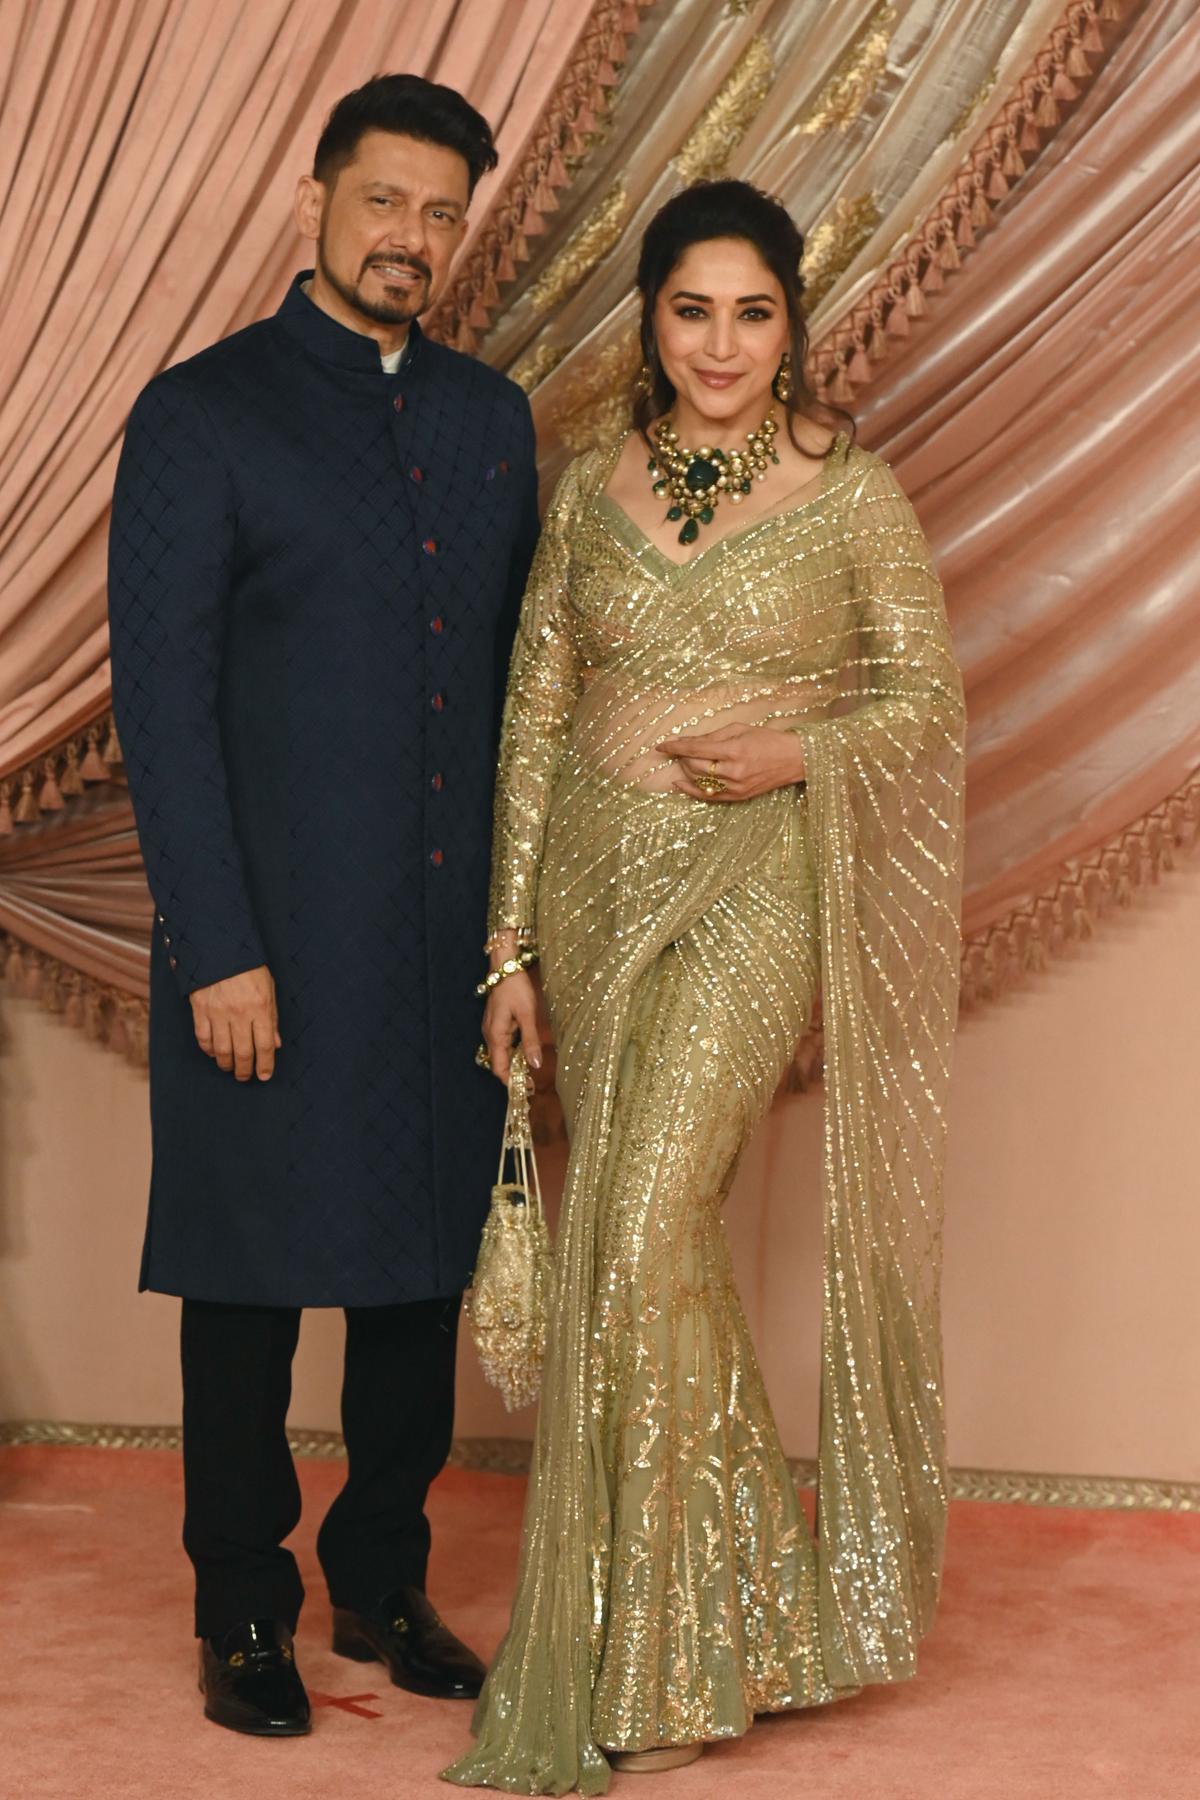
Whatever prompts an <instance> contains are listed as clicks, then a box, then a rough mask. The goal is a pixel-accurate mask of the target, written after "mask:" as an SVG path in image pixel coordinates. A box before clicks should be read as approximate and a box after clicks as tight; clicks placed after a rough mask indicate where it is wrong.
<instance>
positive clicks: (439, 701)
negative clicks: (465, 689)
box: [429, 694, 446, 712]
mask: <svg viewBox="0 0 1200 1800" xmlns="http://www.w3.org/2000/svg"><path fill="white" fill-rule="evenodd" d="M429 704H430V706H432V708H433V710H434V712H441V710H442V708H443V706H445V704H446V696H445V694H435V695H434V696H433V699H432V700H431V701H430V702H429Z"/></svg>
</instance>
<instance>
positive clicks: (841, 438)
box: [829, 431, 902, 501]
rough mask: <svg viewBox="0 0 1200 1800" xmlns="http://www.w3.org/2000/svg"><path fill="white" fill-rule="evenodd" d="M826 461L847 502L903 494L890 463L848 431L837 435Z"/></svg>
mask: <svg viewBox="0 0 1200 1800" xmlns="http://www.w3.org/2000/svg"><path fill="white" fill-rule="evenodd" d="M829 460H830V462H831V463H832V464H833V468H834V471H835V474H836V476H837V478H838V480H839V482H840V484H841V485H842V487H843V488H844V490H845V493H846V497H847V499H849V500H852V501H853V500H859V499H864V498H869V497H870V496H872V495H882V494H899V493H901V491H902V490H901V487H900V483H899V482H898V481H897V480H896V477H895V475H894V474H893V473H892V467H891V464H890V463H889V462H887V461H886V460H885V458H884V457H882V456H880V455H879V453H878V452H877V451H875V450H868V449H867V448H866V446H865V445H864V444H860V443H859V442H858V441H857V440H856V439H855V438H852V437H851V436H850V435H849V433H848V432H844V431H839V432H838V434H837V436H836V437H835V439H834V441H833V443H832V444H831V446H830V449H829Z"/></svg>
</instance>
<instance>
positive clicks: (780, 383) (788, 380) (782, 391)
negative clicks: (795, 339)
mask: <svg viewBox="0 0 1200 1800" xmlns="http://www.w3.org/2000/svg"><path fill="white" fill-rule="evenodd" d="M771 389H772V391H773V393H774V395H775V398H776V399H777V400H778V401H779V402H780V404H781V405H783V406H786V405H787V403H788V401H789V400H790V399H791V397H792V353H791V351H790V350H785V351H784V353H783V361H782V362H781V363H780V365H779V367H778V369H777V370H776V371H775V379H774V381H773V382H772V383H771Z"/></svg>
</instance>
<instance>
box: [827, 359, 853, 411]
mask: <svg viewBox="0 0 1200 1800" xmlns="http://www.w3.org/2000/svg"><path fill="white" fill-rule="evenodd" d="M836 367H837V373H836V374H835V375H834V378H833V385H832V386H831V387H830V390H829V392H830V395H831V397H832V398H833V399H834V400H836V401H837V403H838V405H839V406H845V405H846V404H847V402H848V401H850V400H853V398H854V389H853V388H852V387H851V386H850V383H849V382H848V381H847V379H846V365H845V364H844V363H841V362H839V363H838V364H837V365H836Z"/></svg>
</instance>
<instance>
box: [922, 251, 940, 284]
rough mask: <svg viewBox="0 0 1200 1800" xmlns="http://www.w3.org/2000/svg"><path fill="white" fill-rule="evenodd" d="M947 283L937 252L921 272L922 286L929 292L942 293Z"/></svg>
mask: <svg viewBox="0 0 1200 1800" xmlns="http://www.w3.org/2000/svg"><path fill="white" fill-rule="evenodd" d="M945 285H946V278H945V276H944V275H943V274H942V265H941V263H940V262H939V261H938V258H937V254H936V252H935V253H934V254H933V255H932V256H931V257H930V258H929V261H928V262H927V263H926V264H925V267H924V269H923V271H922V273H921V286H922V288H923V289H924V291H925V292H926V293H927V294H940V293H941V291H942V289H943V288H944V287H945Z"/></svg>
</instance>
